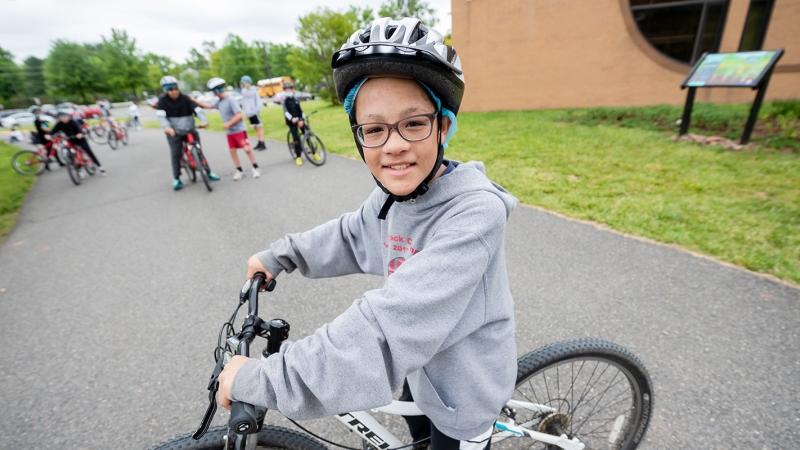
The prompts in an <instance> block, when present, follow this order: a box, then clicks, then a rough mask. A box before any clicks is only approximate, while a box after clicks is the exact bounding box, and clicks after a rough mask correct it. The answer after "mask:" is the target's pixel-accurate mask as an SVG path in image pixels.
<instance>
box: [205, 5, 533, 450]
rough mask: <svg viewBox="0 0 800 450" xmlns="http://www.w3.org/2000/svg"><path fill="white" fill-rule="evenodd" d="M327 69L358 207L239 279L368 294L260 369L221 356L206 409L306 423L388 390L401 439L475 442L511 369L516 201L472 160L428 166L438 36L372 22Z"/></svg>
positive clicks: (379, 401)
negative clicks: (352, 153)
mask: <svg viewBox="0 0 800 450" xmlns="http://www.w3.org/2000/svg"><path fill="white" fill-rule="evenodd" d="M332 66H333V68H334V82H335V85H336V91H337V95H338V97H339V99H340V100H341V101H342V102H343V104H344V107H345V110H346V111H347V113H348V115H349V117H350V124H351V128H352V131H353V136H354V140H355V144H356V146H357V147H358V150H359V152H360V154H361V157H362V159H363V160H364V162H365V163H366V165H367V167H368V168H369V170H370V173H371V174H372V176H373V178H374V179H375V181H376V183H377V185H378V187H377V188H376V189H375V190H374V191H373V192H372V194H371V195H370V196H369V198H368V199H367V200H366V201H365V202H364V203H363V204H362V205H361V207H360V208H359V209H358V210H356V211H354V212H351V213H347V214H344V215H342V216H341V217H339V218H338V219H335V220H331V221H330V222H328V223H325V224H323V225H320V226H318V227H316V228H314V229H312V230H310V231H306V232H304V233H298V234H289V235H287V236H286V237H285V238H284V239H281V240H279V241H277V242H274V243H273V244H272V245H270V247H269V249H267V250H265V251H262V252H259V253H257V254H255V255H253V256H252V257H251V258H250V259H249V260H248V262H247V263H248V272H247V277H248V278H249V277H252V276H253V275H254V274H255V273H257V272H264V273H266V275H267V278H268V279H272V278H274V277H275V276H277V275H278V274H280V273H281V272H287V273H291V272H293V271H294V270H299V271H300V272H301V273H302V274H303V275H305V276H306V277H309V278H322V277H333V276H341V275H347V274H352V273H370V274H376V275H382V276H383V277H384V285H383V287H382V288H380V289H375V290H372V291H368V292H366V293H364V294H363V295H362V297H361V298H360V299H357V300H356V301H355V302H354V303H353V304H352V305H351V306H350V307H349V308H348V309H347V310H346V311H345V312H343V313H342V314H341V315H340V316H339V317H337V318H335V319H334V320H333V321H331V323H329V324H326V325H324V326H323V327H322V328H320V329H319V330H317V331H316V332H315V333H314V334H313V335H311V336H309V337H306V338H304V339H302V340H300V341H297V342H294V343H288V342H287V343H284V344H283V346H282V347H281V349H280V351H279V352H278V353H275V354H273V355H271V356H270V357H269V358H267V359H265V360H263V361H262V360H255V359H248V358H245V357H241V356H235V357H234V358H233V359H232V360H231V362H230V363H228V365H226V366H225V369H224V371H223V372H222V375H221V376H220V377H219V382H220V390H219V394H218V398H219V401H220V404H222V405H223V406H224V407H229V405H230V400H231V399H233V400H234V401H240V402H245V403H250V404H254V405H259V406H262V407H267V408H270V409H278V410H279V411H281V412H282V413H283V414H284V415H286V416H288V417H290V418H294V419H311V418H318V417H324V416H328V415H333V414H341V413H344V412H348V411H360V410H366V409H370V408H376V407H380V406H383V405H387V404H389V403H391V401H392V394H393V393H394V392H396V391H398V390H399V389H401V388H402V389H403V395H402V397H401V399H405V400H411V399H413V400H414V401H415V402H416V404H417V406H418V407H419V409H420V410H421V411H422V412H423V413H424V414H425V415H424V416H415V417H407V418H406V420H407V422H408V424H409V428H410V431H411V436H412V438H413V439H414V441H415V442H416V441H420V440H422V439H425V438H427V437H430V441H431V447H432V448H433V449H434V450H439V449H451V448H452V449H457V448H460V449H470V450H477V449H486V448H489V446H490V438H491V435H492V432H493V430H494V423H495V420H496V419H497V417H498V414H499V413H500V412H501V410H502V408H503V407H504V406H505V404H506V402H507V401H508V400H509V399H510V398H511V395H512V393H513V391H514V383H515V379H516V373H517V365H516V357H517V355H516V345H515V340H514V303H513V299H512V297H511V292H510V288H509V282H508V276H507V272H506V262H505V252H504V238H505V229H506V221H507V219H508V216H509V214H510V213H511V211H512V210H513V209H514V208H515V207H516V205H517V202H518V201H517V199H516V198H515V197H513V196H512V195H510V194H509V193H508V192H507V191H506V190H505V189H503V188H502V187H500V186H498V185H497V184H495V183H493V182H491V181H490V180H489V179H488V178H487V177H486V175H485V170H484V166H483V164H482V163H480V162H467V163H460V162H457V161H454V160H448V159H447V158H445V157H444V149H445V147H446V146H447V143H448V140H449V139H450V138H451V137H452V135H453V133H454V132H455V130H456V128H457V123H456V122H457V121H456V115H457V113H458V109H459V106H460V104H461V98H462V96H463V92H464V78H463V73H462V71H461V63H460V61H459V59H458V56H457V54H456V53H455V51H454V50H453V49H452V48H451V47H449V46H446V45H444V43H443V39H442V36H441V34H439V33H438V32H436V31H435V30H431V29H428V28H426V27H425V26H424V25H422V24H421V23H420V22H419V20H417V19H412V18H404V19H402V20H392V19H389V18H381V19H377V20H375V21H374V22H373V23H372V24H371V26H370V27H369V28H367V29H365V30H358V31H356V32H355V33H354V34H353V35H352V36H351V37H350V38H349V39H348V41H347V42H346V43H345V44H344V45H343V46H342V48H341V50H339V51H337V52H336V53H335V54H334V55H333V62H332Z"/></svg>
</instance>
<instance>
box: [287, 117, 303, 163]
mask: <svg viewBox="0 0 800 450" xmlns="http://www.w3.org/2000/svg"><path fill="white" fill-rule="evenodd" d="M286 125H288V126H289V131H291V132H292V138H294V155H295V156H296V157H298V158H299V157H300V154H301V153H303V148H302V147H301V146H300V131H298V129H297V124H296V123H291V122H287V123H286Z"/></svg>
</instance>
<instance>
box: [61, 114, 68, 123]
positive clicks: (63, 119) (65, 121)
mask: <svg viewBox="0 0 800 450" xmlns="http://www.w3.org/2000/svg"><path fill="white" fill-rule="evenodd" d="M58 120H60V121H61V123H67V122H69V116H58Z"/></svg>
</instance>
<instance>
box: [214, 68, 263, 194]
mask: <svg viewBox="0 0 800 450" xmlns="http://www.w3.org/2000/svg"><path fill="white" fill-rule="evenodd" d="M225 85H226V83H225V80H223V79H222V78H216V77H215V78H212V79H210V80H208V83H207V87H208V90H209V91H211V92H213V93H214V95H216V96H217V98H218V99H219V101H218V102H217V104H216V105H215V106H214V107H215V108H217V110H218V111H219V115H220V116H221V117H222V127H223V128H225V134H226V136H227V138H228V148H229V149H230V151H231V159H232V160H233V165H234V166H236V173H235V174H234V175H233V179H234V181H238V180H241V179H242V178H244V171H243V170H242V164H241V163H240V162H239V154H238V153H237V152H238V150H239V149H240V148H241V149H244V153H245V154H246V155H247V158H248V159H250V164H252V165H253V169H252V175H253V178H258V177H260V176H261V172H259V170H258V163H257V162H256V156H255V155H254V154H253V150H251V149H250V141H249V140H248V138H247V126H246V125H245V124H244V120H242V119H243V118H244V115H243V114H242V109H241V108H240V107H239V104H238V103H236V100H234V99H233V98H232V97H231V96H230V95H228V90H227V88H226V87H225Z"/></svg>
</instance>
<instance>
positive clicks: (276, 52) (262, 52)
mask: <svg viewBox="0 0 800 450" xmlns="http://www.w3.org/2000/svg"><path fill="white" fill-rule="evenodd" d="M253 48H254V49H255V51H256V55H257V56H258V58H259V60H260V61H261V65H262V67H264V69H265V70H266V72H267V78H275V77H283V76H289V75H291V74H292V67H291V66H290V65H289V60H288V59H287V58H288V56H289V55H290V54H291V53H292V51H293V50H294V46H293V45H292V44H273V43H272V42H264V41H255V42H253Z"/></svg>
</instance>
